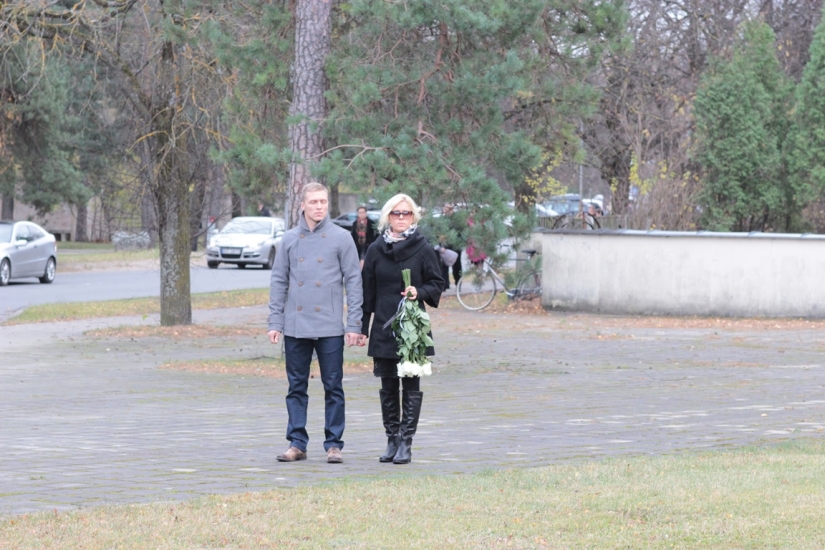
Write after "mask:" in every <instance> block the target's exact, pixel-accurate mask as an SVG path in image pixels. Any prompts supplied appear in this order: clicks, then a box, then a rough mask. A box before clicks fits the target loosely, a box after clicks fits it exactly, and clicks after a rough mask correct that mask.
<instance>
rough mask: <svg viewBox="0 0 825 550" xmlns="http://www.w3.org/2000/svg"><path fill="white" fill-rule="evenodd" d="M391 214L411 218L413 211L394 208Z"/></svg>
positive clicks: (395, 216)
mask: <svg viewBox="0 0 825 550" xmlns="http://www.w3.org/2000/svg"><path fill="white" fill-rule="evenodd" d="M390 216H392V217H393V218H409V217H410V216H412V212H410V211H409V210H393V211H392V212H390Z"/></svg>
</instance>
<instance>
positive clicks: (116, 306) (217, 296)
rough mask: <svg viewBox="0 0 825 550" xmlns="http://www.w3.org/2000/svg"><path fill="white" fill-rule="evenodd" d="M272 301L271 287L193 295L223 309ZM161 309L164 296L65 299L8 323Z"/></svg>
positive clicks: (197, 303) (196, 304) (199, 305)
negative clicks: (117, 298) (72, 300)
mask: <svg viewBox="0 0 825 550" xmlns="http://www.w3.org/2000/svg"><path fill="white" fill-rule="evenodd" d="M268 302H269V289H268V288H259V289H248V290H228V291H223V292H207V293H203V294H193V295H192V308H193V309H221V308H230V307H249V306H255V305H261V304H266V303H268ZM152 313H160V298H132V299H129V300H107V301H100V302H62V303H57V304H42V305H36V306H31V307H28V308H26V310H25V311H23V312H22V313H21V314H20V315H17V316H16V317H13V318H11V319H8V320H7V321H5V322H4V323H3V324H4V325H20V324H24V323H47V322H54V321H74V320H77V319H94V318H98V317H117V316H121V315H149V314H152Z"/></svg>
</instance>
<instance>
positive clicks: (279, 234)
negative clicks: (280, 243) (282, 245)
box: [275, 229, 284, 238]
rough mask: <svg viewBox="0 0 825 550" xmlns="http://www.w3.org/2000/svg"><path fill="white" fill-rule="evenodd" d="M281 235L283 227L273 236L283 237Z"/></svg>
mask: <svg viewBox="0 0 825 550" xmlns="http://www.w3.org/2000/svg"><path fill="white" fill-rule="evenodd" d="M283 236H284V230H283V229H279V230H278V231H276V232H275V238H278V237H283Z"/></svg>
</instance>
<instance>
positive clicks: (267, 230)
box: [221, 220, 272, 235]
mask: <svg viewBox="0 0 825 550" xmlns="http://www.w3.org/2000/svg"><path fill="white" fill-rule="evenodd" d="M271 233H272V222H271V221H264V220H232V221H231V222H229V223H228V224H226V226H224V228H223V229H221V234H223V235H233V234H234V235H237V234H242V235H269V234H271Z"/></svg>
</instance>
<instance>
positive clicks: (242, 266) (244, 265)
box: [238, 264, 246, 269]
mask: <svg viewBox="0 0 825 550" xmlns="http://www.w3.org/2000/svg"><path fill="white" fill-rule="evenodd" d="M245 267H246V264H238V269H243V268H245Z"/></svg>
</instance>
